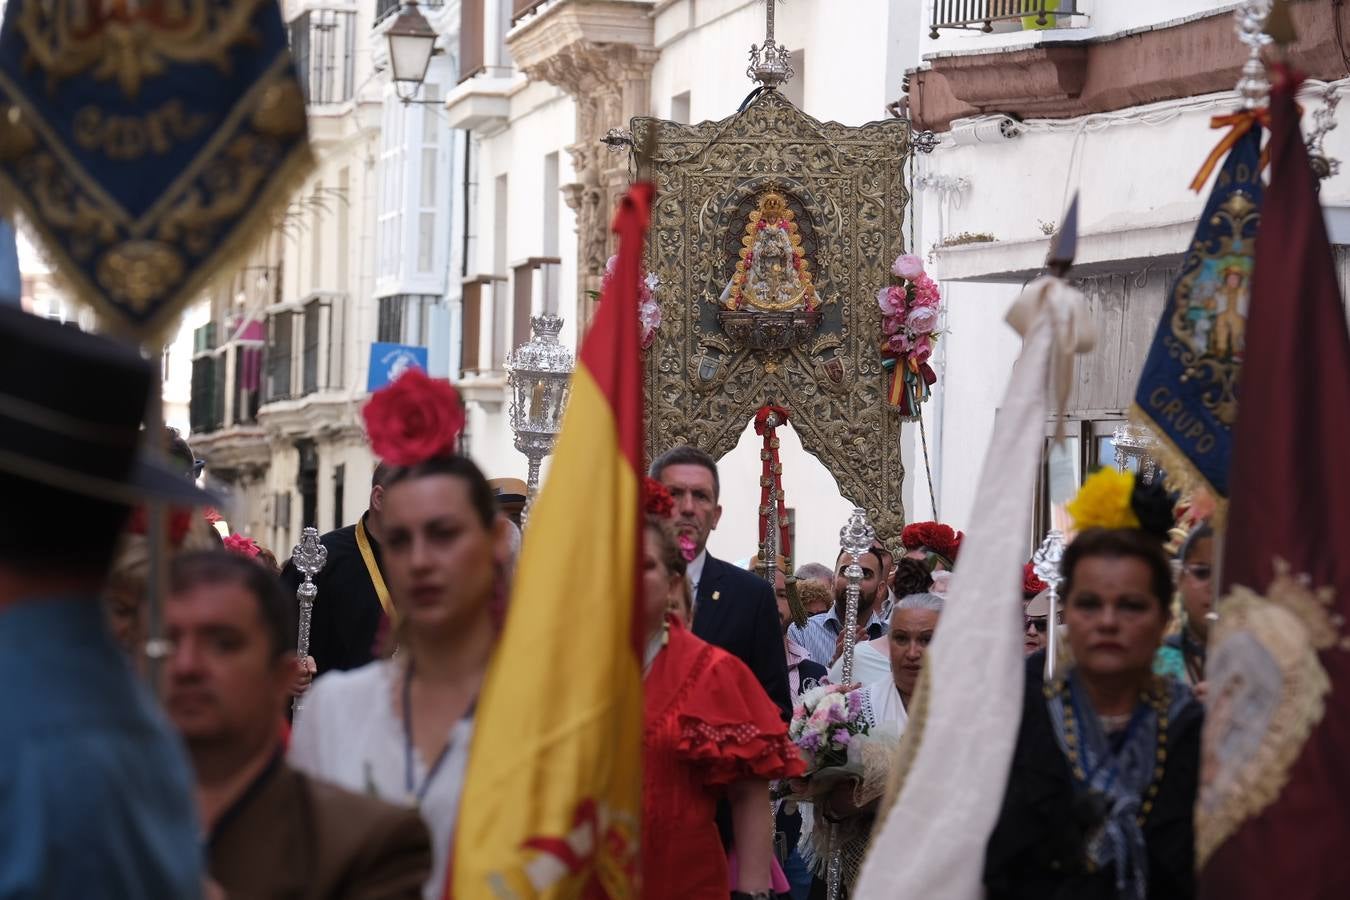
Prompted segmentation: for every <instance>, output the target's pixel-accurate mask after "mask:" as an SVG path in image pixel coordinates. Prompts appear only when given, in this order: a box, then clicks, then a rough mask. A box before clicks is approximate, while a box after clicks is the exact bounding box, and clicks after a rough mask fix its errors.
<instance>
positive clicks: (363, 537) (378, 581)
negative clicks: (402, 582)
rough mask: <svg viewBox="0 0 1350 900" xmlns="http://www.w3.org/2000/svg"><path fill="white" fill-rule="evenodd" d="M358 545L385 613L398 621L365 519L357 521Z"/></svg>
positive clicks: (392, 620)
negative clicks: (376, 559)
mask: <svg viewBox="0 0 1350 900" xmlns="http://www.w3.org/2000/svg"><path fill="white" fill-rule="evenodd" d="M356 546H357V548H358V549H360V551H361V559H362V560H364V561H365V564H366V571H367V572H369V573H370V583H371V584H373V585H375V595H376V596H377V597H379V598H380V606H383V607H384V614H385V615H386V616H388V617H389V621H390V622H397V621H398V614H397V613H395V612H394V604H393V602H392V601H391V600H390V599H389V588H387V587H385V584H384V576H383V575H381V574H380V566H379V563H377V562H375V553H374V551H372V550H371V549H370V537H369V536H368V535H367V534H366V523H365V521H364V520H362V521H360V522H357V523H356Z"/></svg>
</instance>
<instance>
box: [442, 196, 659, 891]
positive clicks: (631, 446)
mask: <svg viewBox="0 0 1350 900" xmlns="http://www.w3.org/2000/svg"><path fill="white" fill-rule="evenodd" d="M651 197H652V189H651V186H650V185H647V184H637V185H634V186H633V187H632V188H631V189H630V190H629V192H628V195H627V196H625V197H624V199H623V201H622V203H621V204H620V206H619V210H618V212H617V214H616V215H615V217H614V226H613V227H614V231H615V232H616V233H617V234H618V235H619V258H618V264H617V267H616V268H615V271H614V274H613V277H612V278H611V280H610V282H609V287H608V290H607V291H606V292H605V294H604V295H603V296H602V297H601V299H600V307H599V310H598V311H597V313H596V316H595V321H594V322H593V324H592V325H591V329H590V331H589V332H588V333H587V335H586V339H585V341H584V343H583V344H582V347H581V353H580V358H579V360H578V364H577V370H576V374H575V375H573V377H572V393H571V399H570V401H569V402H568V406H567V412H566V413H565V415H564V418H563V427H562V433H561V434H560V435H559V436H558V444H557V447H556V449H555V451H554V454H553V465H552V469H551V471H550V473H549V478H548V482H547V483H546V485H545V486H544V489H543V491H542V492H541V493H540V496H539V499H538V501H537V502H536V503H535V505H534V507H533V509H532V510H531V512H530V522H529V529H528V533H527V536H526V538H525V543H524V548H523V553H522V555H521V558H520V563H519V567H518V569H517V572H516V578H515V584H514V587H513V590H512V596H511V607H510V612H509V613H508V614H507V618H506V626H505V630H504V632H503V634H502V640H501V644H500V646H499V647H498V648H497V652H496V654H495V655H494V658H493V663H492V666H491V668H490V669H489V671H488V675H487V681H486V683H485V685H484V687H483V693H482V697H481V699H480V702H479V705H478V715H477V719H476V723H475V734H474V741H473V749H472V751H471V752H470V755H469V766H468V772H467V775H466V778H465V785H464V793H463V798H462V800H461V804H460V813H459V824H458V828H457V836H456V839H455V847H454V856H453V859H452V863H451V873H452V874H451V876H450V879H449V883H448V884H447V885H446V892H445V896H446V897H448V898H449V897H455V898H460V900H473V898H479V897H520V898H526V897H531V898H533V897H558V898H562V897H568V898H572V897H587V898H589V897H616V898H617V897H636V896H638V893H639V891H638V886H637V880H638V872H639V862H638V860H639V856H638V825H639V822H640V821H641V814H642V774H641V773H642V770H641V756H642V665H641V653H640V650H639V648H638V641H637V640H635V635H636V633H637V632H638V630H639V626H638V621H637V620H638V619H639V618H640V617H639V616H638V614H637V606H638V604H639V602H640V600H639V597H640V594H639V590H638V586H639V583H640V579H641V567H640V566H639V564H638V558H639V554H640V553H641V537H642V524H641V523H642V518H641V502H642V501H641V496H640V491H641V478H640V474H641V465H642V372H641V357H640V351H639V347H638V341H639V323H638V280H639V278H640V277H641V274H640V271H639V270H640V267H641V259H642V244H643V236H644V234H645V232H646V228H647V221H648V217H649V215H650V210H651Z"/></svg>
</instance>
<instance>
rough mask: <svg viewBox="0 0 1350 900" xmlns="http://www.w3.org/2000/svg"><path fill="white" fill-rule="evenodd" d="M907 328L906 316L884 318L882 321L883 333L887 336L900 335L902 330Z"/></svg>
mask: <svg viewBox="0 0 1350 900" xmlns="http://www.w3.org/2000/svg"><path fill="white" fill-rule="evenodd" d="M904 327H905V317H904V316H883V317H882V319H881V333H882V334H885V335H888V336H889V335H892V334H899V333H900V329H901V328H904Z"/></svg>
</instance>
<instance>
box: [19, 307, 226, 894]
mask: <svg viewBox="0 0 1350 900" xmlns="http://www.w3.org/2000/svg"><path fill="white" fill-rule="evenodd" d="M0 347H3V348H4V351H3V352H2V353H0V900H11V898H39V897H40V898H44V900H45V898H76V897H78V898H81V900H85V898H109V900H111V898H117V900H141V898H145V900H184V898H186V900H194V898H198V897H200V896H201V894H202V890H203V879H202V872H203V866H202V850H201V845H200V838H199V834H198V825H197V819H196V815H195V813H194V811H193V806H192V793H191V784H192V781H191V775H190V773H189V770H188V767H187V762H186V757H185V756H184V753H183V750H182V748H181V746H180V745H179V743H178V740H177V738H176V737H174V736H173V735H172V733H171V732H170V731H169V729H168V727H167V726H166V724H165V722H164V721H163V719H162V718H161V716H160V713H159V711H158V710H157V709H156V707H155V705H154V702H153V699H152V697H151V696H150V694H149V692H148V691H147V690H146V689H145V687H144V686H143V685H141V684H140V683H139V682H138V681H137V680H136V678H135V676H134V675H133V674H132V670H131V666H130V665H129V663H128V661H127V660H126V658H125V657H124V656H123V654H122V653H121V651H120V650H119V649H118V647H117V646H116V645H115V644H114V642H113V640H112V637H111V636H110V634H109V632H108V629H107V626H106V624H105V622H104V618H103V610H102V607H101V605H100V603H99V599H98V595H99V592H100V589H101V587H102V584H103V581H104V578H105V577H106V575H107V571H108V567H109V564H110V561H111V559H112V556H113V552H114V550H115V547H116V544H117V539H118V535H119V533H120V531H121V529H122V527H123V525H124V523H125V521H126V518H127V515H128V512H129V510H130V507H131V505H132V504H134V503H137V502H140V501H141V500H142V499H144V498H149V497H159V498H162V499H167V500H174V501H177V502H179V503H182V504H185V505H191V504H192V503H194V502H196V503H200V502H202V495H200V493H199V492H197V491H196V488H195V487H194V486H193V485H192V484H191V481H190V479H189V478H184V477H183V475H182V474H181V473H172V472H170V471H168V470H167V469H164V468H161V467H159V466H157V465H155V464H153V463H150V462H147V461H146V460H144V459H143V458H141V457H140V456H139V455H138V444H139V442H140V422H141V418H142V415H143V412H144V410H145V404H146V400H147V398H148V396H149V392H150V390H151V384H152V375H153V369H152V368H151V365H150V364H149V363H147V362H146V361H145V360H143V359H142V358H141V356H140V354H139V353H137V352H136V351H135V350H134V349H132V348H129V347H125V346H123V345H120V344H116V343H114V342H112V341H109V340H106V339H103V338H98V337H95V336H93V335H86V334H81V333H80V332H78V331H76V330H74V329H70V328H66V327H64V326H61V325H59V324H56V323H54V322H49V321H46V320H43V319H40V318H38V317H36V316H30V315H28V314H26V313H23V312H22V311H20V310H18V309H13V308H5V307H0ZM151 433H154V434H158V433H159V429H155V430H154V431H153V432H151Z"/></svg>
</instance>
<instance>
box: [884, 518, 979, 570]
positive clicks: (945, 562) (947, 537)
mask: <svg viewBox="0 0 1350 900" xmlns="http://www.w3.org/2000/svg"><path fill="white" fill-rule="evenodd" d="M964 537H965V534H964V533H962V532H960V531H957V530H955V529H954V528H952V526H950V525H943V524H942V523H941V522H914V523H911V524H909V525H906V526H905V529H904V531H902V532H900V543H901V545H902V546H903V547H904V548H905V556H906V557H908V558H909V559H917V560H919V561H921V562H923V563H925V564H926V565H927V566H928V571H929V572H938V571H947V572H950V571H951V570H952V569H954V568H956V555H957V553H959V552H960V551H961V540H962V539H963V538H964Z"/></svg>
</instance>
